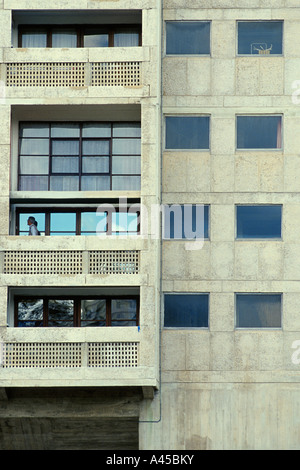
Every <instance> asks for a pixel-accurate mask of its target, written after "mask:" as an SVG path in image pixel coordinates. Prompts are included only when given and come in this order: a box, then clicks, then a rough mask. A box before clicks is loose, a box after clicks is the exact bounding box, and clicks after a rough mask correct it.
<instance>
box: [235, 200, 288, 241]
mask: <svg viewBox="0 0 300 470" xmlns="http://www.w3.org/2000/svg"><path fill="white" fill-rule="evenodd" d="M236 209H237V213H236V214H237V238H280V237H281V206H280V205H278V206H276V205H271V206H237V208H236Z"/></svg>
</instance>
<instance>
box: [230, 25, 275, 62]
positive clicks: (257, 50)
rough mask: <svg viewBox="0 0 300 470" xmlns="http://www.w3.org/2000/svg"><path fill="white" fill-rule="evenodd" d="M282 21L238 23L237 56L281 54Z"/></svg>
mask: <svg viewBox="0 0 300 470" xmlns="http://www.w3.org/2000/svg"><path fill="white" fill-rule="evenodd" d="M282 28H283V23H282V21H242V22H239V23H238V53H239V54H259V55H269V54H282Z"/></svg>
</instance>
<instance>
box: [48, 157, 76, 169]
mask: <svg viewBox="0 0 300 470" xmlns="http://www.w3.org/2000/svg"><path fill="white" fill-rule="evenodd" d="M78 172H79V158H78V157H53V158H52V173H78Z"/></svg>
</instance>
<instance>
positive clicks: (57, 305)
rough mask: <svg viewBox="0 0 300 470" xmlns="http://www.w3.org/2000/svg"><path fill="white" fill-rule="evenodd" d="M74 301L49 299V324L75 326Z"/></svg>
mask: <svg viewBox="0 0 300 470" xmlns="http://www.w3.org/2000/svg"><path fill="white" fill-rule="evenodd" d="M73 314H74V301H73V300H54V299H49V304H48V326H73Z"/></svg>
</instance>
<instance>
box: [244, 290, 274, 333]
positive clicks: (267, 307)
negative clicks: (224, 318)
mask: <svg viewBox="0 0 300 470" xmlns="http://www.w3.org/2000/svg"><path fill="white" fill-rule="evenodd" d="M236 326H237V328H280V327H281V294H237V295H236Z"/></svg>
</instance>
